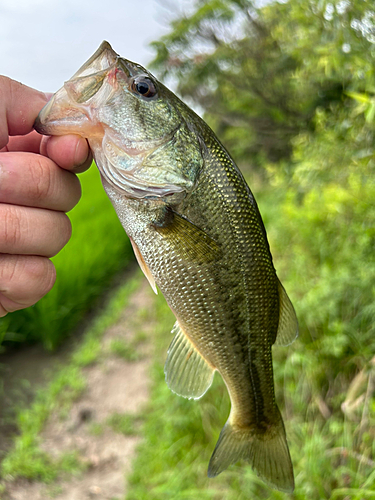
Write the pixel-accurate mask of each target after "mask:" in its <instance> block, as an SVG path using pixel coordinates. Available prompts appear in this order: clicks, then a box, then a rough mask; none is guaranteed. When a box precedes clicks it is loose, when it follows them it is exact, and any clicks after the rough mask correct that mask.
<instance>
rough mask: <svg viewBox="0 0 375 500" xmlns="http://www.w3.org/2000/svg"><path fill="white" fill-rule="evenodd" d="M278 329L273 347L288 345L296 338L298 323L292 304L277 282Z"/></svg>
mask: <svg viewBox="0 0 375 500" xmlns="http://www.w3.org/2000/svg"><path fill="white" fill-rule="evenodd" d="M279 311H280V312H279V327H278V330H277V336H276V340H275V345H289V344H291V343H292V342H293V341H294V340H295V339H296V338H297V337H298V321H297V316H296V312H295V310H294V307H293V304H292V303H291V301H290V299H289V297H288V295H287V293H286V291H285V289H284V287H283V285H282V284H281V283H280V281H279Z"/></svg>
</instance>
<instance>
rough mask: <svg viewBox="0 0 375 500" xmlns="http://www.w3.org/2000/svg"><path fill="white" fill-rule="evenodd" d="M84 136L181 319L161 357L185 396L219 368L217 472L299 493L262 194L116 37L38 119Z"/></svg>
mask: <svg viewBox="0 0 375 500" xmlns="http://www.w3.org/2000/svg"><path fill="white" fill-rule="evenodd" d="M35 129H36V130H37V131H38V132H40V133H42V134H47V135H62V134H67V133H75V134H79V135H81V136H83V137H86V138H87V139H88V141H89V144H90V147H91V149H92V151H93V154H94V158H95V161H96V164H97V166H98V168H99V170H100V173H101V178H102V182H103V186H104V189H105V190H106V192H107V194H108V196H109V198H110V199H111V201H112V204H113V206H114V208H115V210H116V212H117V215H118V217H119V219H120V221H121V223H122V225H123V227H124V229H125V231H126V232H127V234H128V235H129V238H130V240H131V242H132V245H133V248H134V252H135V255H136V257H137V259H138V262H139V265H140V267H141V268H142V270H143V272H144V274H145V275H146V277H147V279H148V280H149V282H150V284H151V286H152V288H153V289H154V291H155V292H156V290H157V288H156V286H157V287H158V288H159V289H160V290H161V292H162V293H163V295H164V296H165V298H166V300H167V302H168V304H169V306H170V307H171V309H172V311H173V313H174V314H175V316H176V320H177V321H176V324H175V326H174V330H173V331H174V338H173V341H172V343H171V345H170V348H169V350H168V356H167V361H166V364H165V375H166V382H167V384H168V386H169V387H170V389H171V390H172V391H174V392H175V393H177V394H179V395H181V396H184V397H186V398H193V399H197V398H200V397H201V396H202V395H203V394H204V393H205V392H206V391H207V389H208V388H209V387H210V385H211V383H212V379H213V375H214V372H215V371H218V372H219V373H220V375H221V376H222V378H223V380H224V382H225V384H226V386H227V388H228V392H229V395H230V399H231V412H230V415H229V418H228V421H227V423H226V424H225V426H224V428H223V429H222V431H221V434H220V436H219V440H218V442H217V444H216V448H215V450H214V452H213V455H212V457H211V460H210V463H209V468H208V475H209V477H214V476H216V475H218V474H220V473H221V472H222V471H223V470H224V469H226V468H227V467H228V466H229V465H231V464H232V463H234V462H236V461H238V460H239V459H245V460H247V461H249V462H250V464H251V465H252V467H253V468H254V469H255V471H256V472H257V474H258V475H259V476H260V477H261V478H262V479H264V480H265V481H266V482H268V483H270V484H271V485H272V486H273V487H275V488H278V489H280V490H283V491H288V492H291V491H292V490H293V488H294V479H293V467H292V462H291V459H290V455H289V450H288V445H287V441H286V436H285V430H284V424H283V420H282V418H281V415H280V412H279V409H278V407H277V405H276V402H275V394H274V384H273V371H272V354H271V348H272V345H273V344H275V343H276V344H285V345H286V344H289V343H291V342H292V341H293V340H294V339H295V337H296V336H297V330H298V328H297V319H296V315H295V312H294V309H293V306H292V304H291V302H290V300H289V298H288V296H287V294H286V292H285V290H284V288H283V287H282V285H281V283H280V281H279V280H278V278H277V276H276V272H275V269H274V266H273V263H272V257H271V253H270V249H269V245H268V241H267V235H266V231H265V228H264V225H263V222H262V219H261V216H260V213H259V211H258V207H257V204H256V202H255V199H254V197H253V195H252V193H251V191H250V189H249V187H248V186H247V184H246V182H245V180H244V179H243V177H242V174H241V173H240V171H239V170H238V168H237V166H236V165H235V163H234V162H233V160H232V158H231V157H230V155H229V154H228V152H227V151H226V150H225V148H224V147H223V146H222V145H221V143H220V142H219V140H218V139H217V138H216V136H215V134H214V133H213V132H212V130H211V129H210V128H209V127H208V125H207V124H206V123H205V122H204V121H203V120H202V119H201V118H199V117H198V116H197V115H196V114H195V113H194V112H193V111H192V110H191V109H190V108H188V107H187V106H186V105H185V104H184V103H183V102H182V101H180V100H179V99H178V98H177V97H176V96H175V95H174V94H173V93H172V92H171V91H170V90H168V89H167V88H166V87H164V86H163V85H162V84H161V83H160V82H158V81H157V80H156V78H155V77H154V76H153V75H152V74H151V73H149V72H148V71H147V70H146V69H145V68H143V67H142V66H140V65H138V64H135V63H133V62H130V61H128V60H126V59H123V58H121V57H119V56H118V55H117V54H116V52H114V51H113V50H112V48H111V46H110V45H109V44H108V43H107V42H103V43H102V45H101V46H100V48H99V49H98V50H97V52H96V53H95V54H94V55H93V56H92V57H91V58H90V59H89V60H88V61H87V62H86V63H85V64H84V65H83V66H82V67H81V68H80V69H79V71H78V72H77V73H76V74H75V75H74V76H73V77H72V78H71V79H70V80H69V81H67V82H66V83H65V84H64V86H63V87H62V88H61V89H60V90H59V91H58V92H57V93H56V94H55V95H54V97H53V98H52V99H51V101H50V102H49V103H48V104H47V105H46V106H45V107H44V108H43V110H42V111H41V113H40V115H39V117H38V118H37V120H36V122H35Z"/></svg>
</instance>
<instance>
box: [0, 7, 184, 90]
mask: <svg viewBox="0 0 375 500" xmlns="http://www.w3.org/2000/svg"><path fill="white" fill-rule="evenodd" d="M191 4H192V0H190V1H189V0H0V74H3V75H6V76H9V77H11V78H13V79H15V80H19V81H21V82H22V83H25V84H26V85H29V86H31V87H35V88H37V89H39V90H43V91H45V92H54V91H56V90H57V89H58V88H60V87H61V86H62V84H63V82H64V81H65V80H68V79H69V78H70V77H71V76H72V75H73V74H74V73H75V72H76V71H77V69H78V68H79V67H80V66H81V65H82V64H83V63H84V62H85V61H86V60H87V59H88V58H89V57H90V56H91V55H92V54H93V53H94V52H95V50H96V49H97V48H98V47H99V45H100V43H101V42H102V41H103V40H107V41H108V42H109V43H110V44H111V45H112V47H113V49H114V50H115V51H116V52H117V53H119V54H120V55H121V56H123V57H125V58H126V59H130V60H132V61H135V62H138V63H140V64H142V65H144V66H147V63H148V62H149V61H150V60H151V59H152V56H153V52H152V50H151V49H150V48H148V43H149V42H151V41H152V40H155V39H158V38H159V37H160V36H161V35H162V34H164V33H166V32H167V29H168V20H170V19H171V18H172V17H173V16H174V15H177V13H178V12H181V11H182V10H186V9H187V8H188V7H189V5H190V6H191ZM171 9H172V12H171ZM173 12H174V14H173Z"/></svg>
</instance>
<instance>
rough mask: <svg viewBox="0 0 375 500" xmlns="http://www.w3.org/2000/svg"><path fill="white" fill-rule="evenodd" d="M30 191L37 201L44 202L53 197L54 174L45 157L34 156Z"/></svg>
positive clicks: (30, 167) (31, 164) (31, 167)
mask: <svg viewBox="0 0 375 500" xmlns="http://www.w3.org/2000/svg"><path fill="white" fill-rule="evenodd" d="M29 170H30V176H31V182H30V189H31V191H32V193H31V194H32V197H33V198H34V199H35V201H37V202H38V201H42V200H44V199H45V198H47V197H48V196H51V195H53V193H52V191H53V182H52V172H51V169H50V168H49V165H48V164H47V162H46V159H45V158H44V157H43V156H39V155H33V157H32V160H31V162H30V164H29Z"/></svg>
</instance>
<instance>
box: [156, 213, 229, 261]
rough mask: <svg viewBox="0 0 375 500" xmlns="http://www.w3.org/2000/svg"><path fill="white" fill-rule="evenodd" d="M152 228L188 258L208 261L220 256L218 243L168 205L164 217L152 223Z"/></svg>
mask: <svg viewBox="0 0 375 500" xmlns="http://www.w3.org/2000/svg"><path fill="white" fill-rule="evenodd" d="M154 229H155V230H156V231H157V232H158V233H159V234H160V235H161V236H163V238H165V239H166V240H168V242H169V243H170V245H171V246H172V247H173V248H174V249H178V252H179V253H181V254H182V256H184V257H185V258H187V259H189V260H194V261H195V262H210V261H212V260H218V259H219V258H220V257H221V254H222V252H221V248H220V245H219V244H218V243H217V242H216V241H215V240H214V239H213V238H211V236H210V235H209V234H207V233H206V232H205V231H203V230H202V229H200V228H199V227H198V226H196V225H195V224H194V223H193V222H191V221H189V220H188V219H186V218H185V217H183V216H182V215H180V214H178V213H177V212H175V211H174V210H172V209H171V208H170V207H166V209H165V214H164V218H163V219H162V220H160V221H157V222H155V223H154Z"/></svg>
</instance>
